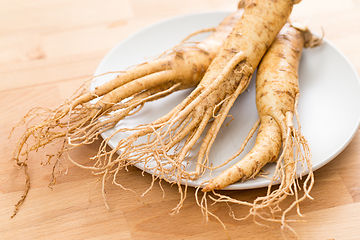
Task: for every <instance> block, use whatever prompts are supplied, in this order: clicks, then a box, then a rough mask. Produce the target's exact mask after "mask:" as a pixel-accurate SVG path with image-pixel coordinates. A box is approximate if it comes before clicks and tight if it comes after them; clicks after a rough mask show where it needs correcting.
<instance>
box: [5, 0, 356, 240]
mask: <svg viewBox="0 0 360 240" xmlns="http://www.w3.org/2000/svg"><path fill="white" fill-rule="evenodd" d="M237 2H238V1H237V0H221V1H220V0H217V1H216V0H191V1H190V0H181V1H180V0H174V1H167V0H151V1H144V0H102V1H95V0H52V1H48V0H32V1H27V0H11V1H8V0H0V98H1V102H2V103H1V105H0V109H1V110H0V113H1V114H0V141H1V144H0V153H1V155H0V161H1V163H0V164H1V165H0V166H1V167H0V239H226V238H227V235H226V233H225V231H224V230H223V228H222V226H221V225H220V224H219V223H218V222H217V221H216V220H215V219H213V218H211V219H210V221H209V222H207V223H206V222H204V218H203V215H202V213H201V212H200V209H199V207H198V206H197V205H196V204H195V199H194V189H192V188H190V189H189V193H188V197H187V199H186V201H185V203H184V206H183V208H182V209H181V211H180V213H178V214H176V215H170V214H169V213H170V212H171V209H172V208H173V207H175V206H176V204H177V203H178V200H179V195H178V192H177V188H176V187H170V186H168V185H167V184H163V187H164V189H165V193H166V194H165V197H164V198H163V196H162V192H161V190H160V188H159V187H158V186H155V187H154V188H153V190H152V191H150V192H149V193H148V194H147V195H146V196H145V197H143V198H139V197H138V196H137V195H135V194H133V193H132V192H129V191H124V190H121V189H119V188H118V187H115V186H112V185H108V186H107V200H108V203H109V206H110V210H108V209H107V208H106V207H105V206H104V202H103V199H102V196H101V191H100V186H99V185H96V184H91V183H92V182H94V181H95V180H96V178H94V177H93V176H92V175H91V174H90V173H89V172H87V171H85V170H82V169H79V168H77V167H74V166H72V165H71V164H68V173H67V175H63V176H60V177H59V178H58V181H57V184H56V185H55V186H54V187H53V189H52V190H51V189H50V188H48V187H47V185H48V183H49V181H50V178H51V166H49V165H47V166H42V165H41V164H40V163H41V162H44V161H46V157H45V154H46V153H51V152H53V151H55V150H56V148H57V147H58V146H53V145H51V146H49V147H48V148H46V149H45V150H44V151H40V152H39V153H37V154H33V155H31V157H30V159H29V168H30V175H31V178H32V186H31V187H32V188H31V190H30V192H29V195H28V198H27V199H26V201H25V203H24V204H23V206H22V207H21V209H20V211H19V213H18V215H17V216H16V217H15V218H13V219H10V216H11V215H12V212H13V205H14V204H15V203H16V202H17V200H18V199H19V197H20V196H21V194H22V191H23V184H24V176H23V172H22V171H18V170H17V169H16V167H14V162H13V161H11V157H12V152H13V150H14V146H15V143H16V140H17V139H18V138H19V136H20V134H21V130H17V131H15V132H14V134H13V135H12V138H10V139H8V135H9V133H10V131H11V129H12V127H13V126H14V125H15V124H16V123H17V122H18V121H19V120H20V119H21V118H22V116H23V115H25V114H26V113H27V111H28V110H29V109H31V108H33V107H36V106H46V107H56V106H58V105H59V104H60V103H61V102H62V101H64V100H65V99H66V98H67V97H68V96H69V95H70V94H71V93H73V91H75V90H76V89H77V88H78V86H79V85H80V84H81V83H82V82H83V81H84V80H87V79H89V78H90V77H91V76H92V74H93V73H94V71H95V69H96V67H97V65H98V64H99V62H100V61H101V59H102V58H103V57H104V56H105V54H106V53H107V52H108V51H109V50H110V49H111V48H112V47H113V46H114V45H116V44H117V43H118V42H119V41H121V40H122V39H124V38H125V37H127V36H128V35H129V34H132V33H134V32H135V31H137V30H139V29H141V28H143V27H145V26H147V25H149V24H151V23H155V22H157V21H160V20H163V19H166V18H169V17H173V16H175V15H180V14H187V13H195V12H202V11H210V10H234V9H236V7H237ZM292 18H293V19H295V20H301V21H305V22H306V23H307V25H308V26H309V27H311V28H312V29H313V30H315V31H317V32H320V31H321V28H323V29H324V31H325V34H326V35H325V36H326V38H327V39H329V40H330V41H331V42H332V43H334V44H335V45H336V46H337V47H338V48H339V49H341V51H342V52H343V53H344V54H345V55H346V56H347V57H348V58H349V60H350V61H351V63H352V64H353V65H354V66H355V68H356V70H357V72H360V1H359V0H342V1H338V0H303V1H302V2H301V3H300V4H299V5H297V6H296V7H295V8H294V11H293V15H292ZM149 47H151V46H149ZM339 84H341V80H339ZM334 97H336V96H334ZM334 127H340V126H334ZM334 138H336V136H334ZM99 144H100V142H96V143H95V144H94V145H93V146H87V147H83V148H80V149H78V150H76V151H74V152H73V155H74V157H78V158H80V159H83V160H84V161H87V159H88V157H90V156H92V155H93V154H94V153H95V151H96V149H97V146H99ZM324 147H326V146H324ZM359 176H360V132H358V133H357V134H356V136H355V138H354V139H353V141H352V142H351V143H350V145H349V146H348V147H347V148H346V149H345V150H344V151H343V152H342V153H341V154H340V155H339V156H338V157H336V158H335V159H334V160H333V161H331V162H330V163H329V164H327V165H326V166H324V167H323V168H321V169H319V170H317V171H316V172H315V178H316V183H315V186H314V188H313V191H312V196H313V197H314V201H307V202H306V203H304V204H303V205H302V212H303V213H304V214H305V215H306V217H305V218H304V219H305V220H306V221H307V222H306V223H296V224H292V226H293V228H294V229H295V230H296V231H297V233H298V234H299V236H300V237H301V239H337V240H338V239H359V238H360V237H359V236H360V178H359ZM119 180H120V181H122V182H123V183H124V184H125V185H126V186H127V187H129V188H132V189H133V190H135V191H136V192H138V193H139V194H141V193H142V192H143V191H144V190H146V189H147V188H148V187H149V184H150V182H151V178H150V176H148V175H144V176H142V175H141V172H140V171H139V170H137V169H129V172H127V173H124V174H121V176H120V179H119ZM263 192H264V189H255V190H246V191H241V192H237V193H234V192H226V193H227V194H230V195H232V196H235V197H242V196H245V197H253V196H256V195H259V194H262V193H263ZM213 210H214V212H215V213H216V214H217V215H218V216H220V217H221V219H222V220H223V221H224V223H225V224H226V226H227V229H228V233H229V235H230V236H231V237H232V238H233V239H278V238H281V232H280V231H279V230H278V229H268V228H264V227H260V226H257V225H255V224H253V223H252V222H251V221H245V222H238V221H235V220H231V219H230V217H229V216H228V208H227V206H226V205H221V204H219V205H215V206H214V208H213Z"/></svg>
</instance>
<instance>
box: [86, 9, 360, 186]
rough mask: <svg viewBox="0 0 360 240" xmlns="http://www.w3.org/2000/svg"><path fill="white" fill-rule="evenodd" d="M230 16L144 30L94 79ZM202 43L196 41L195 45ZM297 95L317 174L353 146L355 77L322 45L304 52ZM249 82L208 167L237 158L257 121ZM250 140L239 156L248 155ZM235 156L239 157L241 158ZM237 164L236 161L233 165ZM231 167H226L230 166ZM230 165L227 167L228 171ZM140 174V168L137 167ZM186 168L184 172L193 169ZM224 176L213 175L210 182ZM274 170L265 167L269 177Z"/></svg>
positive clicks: (359, 115) (134, 121) (153, 105)
mask: <svg viewBox="0 0 360 240" xmlns="http://www.w3.org/2000/svg"><path fill="white" fill-rule="evenodd" d="M228 14H229V12H208V13H200V14H193V15H185V16H179V17H175V18H171V19H167V20H165V21H162V22H159V23H156V24H153V25H151V26H149V27H146V28H144V29H142V30H140V31H138V32H137V33H135V34H133V35H132V36H130V37H128V38H126V39H125V40H123V41H121V42H120V43H119V44H118V45H117V46H115V48H113V49H112V50H111V51H110V52H109V53H108V54H107V55H106V57H105V58H104V59H103V60H102V62H101V63H100V65H99V66H98V68H97V70H96V72H95V75H98V74H101V73H105V72H108V71H118V70H124V69H126V68H127V67H129V66H133V65H135V64H139V63H142V62H144V61H148V60H150V59H151V58H153V57H155V56H158V55H159V54H161V53H162V52H164V51H165V50H168V49H170V48H172V47H173V46H175V45H177V44H178V43H179V42H180V41H181V40H182V39H184V38H185V37H186V36H187V35H188V34H190V33H192V32H195V31H197V30H200V29H204V28H208V27H213V26H216V25H217V24H218V23H219V22H221V21H222V20H223V18H224V17H225V16H226V15H228ZM202 38H205V35H199V36H198V39H197V40H199V39H202ZM112 77H113V76H112V75H111V74H109V75H106V76H105V77H102V78H99V79H97V80H96V81H95V82H93V84H92V86H91V88H92V89H93V88H94V87H95V86H97V85H100V84H102V83H104V82H105V81H108V80H110V79H111V78H112ZM299 78H300V80H299V81H300V92H301V97H300V100H299V106H298V111H299V115H300V121H301V124H302V133H303V135H304V136H305V137H306V138H307V140H308V142H309V144H310V148H311V150H312V162H313V169H314V170H316V169H318V168H320V167H322V166H324V165H325V164H326V163H328V162H329V161H331V160H332V159H333V158H335V157H336V156H337V155H338V154H339V153H340V152H341V151H342V150H343V149H344V148H345V147H346V146H347V145H348V144H349V142H350V141H351V140H352V138H353V136H354V135H355V133H356V131H357V129H358V128H359V119H360V106H359V105H360V84H359V77H358V75H357V73H356V71H355V69H354V68H353V66H352V65H351V63H350V62H349V61H348V60H347V59H346V57H345V56H344V55H343V54H342V53H341V52H340V51H339V50H338V49H337V48H336V47H335V46H334V45H332V44H331V43H330V42H329V41H327V40H326V39H325V40H324V43H323V44H322V46H320V47H317V48H315V49H309V50H308V49H305V50H304V52H303V56H302V58H301V63H300V69H299ZM254 82H255V81H254V79H252V82H251V84H250V86H249V88H248V91H247V92H244V93H243V94H241V95H240V96H239V98H238V99H237V101H236V102H235V104H234V106H233V107H232V109H231V111H230V114H231V115H232V116H233V117H234V120H233V121H232V122H231V123H230V125H229V126H223V127H222V129H221V131H220V133H219V135H218V137H217V139H216V141H215V144H214V145H213V147H212V150H211V153H210V161H211V162H212V163H213V164H214V165H215V166H216V165H218V164H220V163H222V162H223V161H225V160H226V159H227V158H228V157H229V156H231V155H232V154H233V153H234V152H236V151H237V150H238V148H239V146H240V144H241V143H242V141H243V140H244V138H245V136H246V135H247V134H248V131H249V130H250V129H251V127H252V125H253V124H254V122H255V121H256V120H257V118H258V114H257V110H256V106H255V86H254V85H255V84H254ZM190 91H191V90H184V91H181V92H177V93H174V94H172V95H170V96H168V97H166V98H165V99H162V100H158V101H154V102H150V103H147V104H146V105H145V107H144V108H143V109H142V110H141V111H140V112H139V113H137V114H135V115H133V116H131V117H128V118H126V119H124V120H123V121H121V122H120V123H119V124H118V126H117V127H115V128H114V129H111V130H109V131H107V132H105V133H104V134H103V135H102V137H104V138H107V137H108V136H110V135H111V134H112V133H113V132H114V131H115V130H116V129H117V128H120V127H135V126H137V125H138V124H144V123H149V122H151V121H153V120H155V119H157V118H158V117H160V116H163V115H164V114H166V113H167V112H168V111H170V109H172V108H173V107H175V106H176V105H177V104H178V103H180V101H181V100H183V99H184V98H185V97H186V96H187V94H189V92H190ZM125 136H127V135H125V134H118V135H116V136H115V137H113V138H112V139H111V140H110V142H109V145H110V147H114V146H115V145H116V144H117V142H118V141H119V139H121V138H123V137H125ZM254 142H255V138H253V139H252V140H251V141H250V142H249V144H248V146H247V148H246V149H245V151H244V153H243V154H242V155H241V156H243V155H244V154H246V152H248V151H249V149H251V147H252V146H253V144H254ZM241 156H240V157H241ZM238 159H239V158H237V159H235V161H237V160H238ZM230 164H231V163H230ZM230 164H229V165H228V166H230ZM137 167H139V168H140V169H143V167H144V166H142V165H137ZM193 167H194V164H190V165H189V166H188V168H189V169H190V168H193ZM223 170H224V168H222V169H218V170H216V171H214V172H213V173H212V177H215V176H216V175H218V174H219V173H221V172H222V171H223ZM272 170H273V165H271V164H270V165H268V166H266V167H265V171H269V172H270V174H271V173H272ZM208 179H209V175H208V174H205V176H203V177H202V178H200V179H197V180H196V181H191V182H188V184H189V185H190V186H197V185H199V184H200V183H202V182H203V181H205V180H208ZM268 184H269V180H268V179H266V178H262V177H260V178H257V179H255V180H249V181H246V182H243V183H235V184H232V185H231V186H228V187H227V188H226V189H250V188H258V187H264V186H267V185H268Z"/></svg>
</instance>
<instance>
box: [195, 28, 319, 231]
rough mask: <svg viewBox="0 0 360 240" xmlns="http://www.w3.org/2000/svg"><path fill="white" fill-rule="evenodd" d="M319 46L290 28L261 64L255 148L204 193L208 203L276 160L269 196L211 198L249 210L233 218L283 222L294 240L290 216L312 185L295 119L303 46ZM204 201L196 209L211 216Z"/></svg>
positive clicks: (315, 40)
mask: <svg viewBox="0 0 360 240" xmlns="http://www.w3.org/2000/svg"><path fill="white" fill-rule="evenodd" d="M320 43H321V40H320V39H318V38H317V37H315V36H312V34H311V33H310V32H309V31H308V30H307V29H305V30H299V29H296V28H294V27H292V26H291V25H290V24H286V25H285V26H284V27H283V28H282V30H281V32H280V33H279V34H278V36H277V37H276V39H275V41H274V42H273V44H272V45H271V47H270V49H269V50H268V51H267V53H266V54H265V56H264V57H263V59H262V61H261V63H260V65H259V68H258V72H257V78H256V104H257V109H258V113H259V117H260V129H259V133H258V136H257V138H256V142H255V145H254V147H253V149H252V150H251V151H250V152H249V153H248V154H247V155H245V157H244V158H243V159H241V160H240V161H238V162H237V163H236V164H235V165H233V166H232V167H230V168H228V169H227V170H226V171H224V172H223V173H222V174H220V175H219V176H217V177H216V178H214V179H212V180H211V181H210V182H209V183H208V185H206V186H205V187H204V188H203V189H202V191H203V192H205V194H204V196H203V198H205V197H206V192H208V191H213V190H216V189H222V188H224V187H226V186H228V185H229V184H232V183H234V182H237V181H243V180H246V179H249V178H251V177H254V176H255V175H256V174H257V173H258V172H259V170H260V169H261V167H262V166H264V165H265V164H266V163H268V162H272V161H276V167H275V174H274V176H272V177H271V182H270V184H269V186H268V191H267V195H266V196H263V197H258V198H256V199H255V201H254V202H252V203H250V202H244V201H240V200H236V199H232V198H230V197H227V196H224V195H221V194H218V193H215V192H214V191H213V193H214V194H215V196H218V198H217V199H215V198H213V200H214V201H215V202H227V203H237V204H240V205H245V206H249V207H250V208H251V209H250V211H249V213H248V215H247V216H245V217H243V218H237V217H235V215H234V213H232V214H233V216H234V218H235V219H240V220H241V219H246V218H248V217H250V216H252V217H253V218H254V219H255V217H258V218H259V219H261V220H267V221H270V222H276V223H280V224H281V226H282V227H283V228H287V229H289V230H290V231H292V232H293V233H294V234H295V235H296V233H295V231H293V229H292V228H291V227H290V225H289V224H288V220H287V219H286V214H287V213H288V212H289V211H290V210H291V209H293V208H295V207H296V208H297V212H298V214H299V215H300V216H301V213H300V210H299V203H300V202H302V201H303V200H305V199H306V198H310V199H312V198H311V196H310V195H309V192H310V191H311V188H312V186H313V183H314V176H313V172H312V165H311V152H310V149H309V146H308V143H307V141H306V139H305V138H304V137H303V136H302V134H301V132H300V122H299V117H298V114H297V101H298V98H299V86H298V67H299V63H300V56H301V52H302V49H303V47H304V46H308V47H315V46H317V45H319V44H320ZM293 116H296V120H297V122H298V126H299V127H298V129H296V128H295V127H294V125H293ZM280 149H282V151H281V152H280ZM294 153H295V154H294ZM237 155H239V152H238V153H237ZM237 155H236V156H237ZM279 155H280V156H279ZM232 158H234V157H232ZM232 158H231V159H232ZM298 162H301V164H302V165H303V166H304V167H305V166H306V167H307V169H308V172H309V173H308V175H307V176H306V179H305V180H304V182H303V183H302V186H300V182H299V181H298V179H297V172H296V165H297V163H298ZM279 179H280V180H281V182H280V185H279V186H278V188H277V189H275V190H274V189H273V188H272V185H273V182H274V181H276V180H279ZM300 190H302V191H303V195H302V196H300V194H299V191H300ZM289 196H292V197H293V198H294V201H293V202H292V203H291V204H290V205H289V206H288V207H287V208H286V209H285V210H282V209H281V208H280V207H279V205H280V203H281V202H282V201H283V200H284V199H285V198H287V197H289ZM204 202H205V201H202V203H200V202H199V201H198V204H199V205H200V206H201V207H202V209H203V210H204V209H205V210H204V211H205V212H207V206H206V204H204ZM265 209H267V210H268V211H269V213H268V214H267V215H265V214H263V211H264V210H265ZM279 213H281V214H279ZM279 216H280V217H279ZM255 221H256V220H255ZM256 222H257V221H256Z"/></svg>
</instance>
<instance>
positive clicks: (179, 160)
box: [83, 0, 293, 211]
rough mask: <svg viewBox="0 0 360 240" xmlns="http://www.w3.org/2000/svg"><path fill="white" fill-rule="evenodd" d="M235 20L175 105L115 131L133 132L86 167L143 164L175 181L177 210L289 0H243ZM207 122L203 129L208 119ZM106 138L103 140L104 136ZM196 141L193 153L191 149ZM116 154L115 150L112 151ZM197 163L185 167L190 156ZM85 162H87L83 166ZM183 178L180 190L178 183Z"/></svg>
mask: <svg viewBox="0 0 360 240" xmlns="http://www.w3.org/2000/svg"><path fill="white" fill-rule="evenodd" d="M243 5H244V6H245V10H244V14H243V16H242V18H241V19H240V20H239V21H238V23H237V24H236V26H235V27H234V29H233V31H232V32H231V33H230V35H229V37H228V38H227V39H226V41H225V43H224V45H223V46H222V47H221V49H220V51H219V53H218V55H217V56H216V58H215V59H214V60H213V61H212V63H211V65H210V67H209V69H208V70H207V72H206V73H205V76H204V78H203V79H202V80H201V82H200V83H199V85H198V86H197V87H196V88H195V89H194V90H193V91H192V92H191V94H190V95H189V96H188V97H187V98H186V99H184V100H183V101H182V102H181V103H180V104H179V105H178V106H176V107H175V108H173V109H172V111H170V112H169V113H168V114H166V115H165V116H163V117H161V118H159V119H158V120H156V121H154V122H152V123H150V124H146V125H142V126H138V127H135V128H133V129H120V130H118V132H129V131H133V134H132V135H130V136H129V137H127V138H124V139H122V140H120V141H119V142H118V145H117V146H115V147H114V149H113V150H112V151H107V150H106V149H105V145H106V144H104V147H103V148H101V149H100V151H99V153H98V155H97V156H96V158H95V159H96V160H97V162H96V167H92V168H91V170H93V171H95V172H97V174H102V175H103V177H104V178H106V177H108V176H109V174H114V178H113V181H114V182H116V174H117V173H118V171H119V170H120V169H122V168H126V166H128V165H134V164H142V165H143V166H144V168H145V170H148V171H151V172H152V173H153V175H154V176H156V178H160V179H162V180H165V181H168V182H171V183H175V184H177V185H178V188H179V192H180V194H181V200H180V203H179V205H178V206H177V207H176V208H175V211H177V210H178V209H179V208H180V207H181V205H182V202H183V200H184V199H185V197H186V186H187V185H186V181H188V180H191V179H196V178H198V177H199V176H201V175H202V174H204V170H205V169H206V167H207V164H208V154H209V151H210V148H211V146H212V144H213V142H214V141H215V138H216V135H217V133H218V131H219V129H220V127H221V125H222V123H223V122H224V120H225V118H226V117H227V114H228V112H229V109H230V108H231V106H232V105H233V103H234V101H235V99H236V98H237V96H238V95H239V94H240V93H242V92H243V91H244V90H245V89H246V87H247V86H248V84H249V82H250V79H251V76H252V74H253V72H254V70H255V68H256V67H257V66H258V64H259V62H260V60H261V58H262V57H263V55H264V54H265V52H266V50H267V49H268V47H269V46H270V45H271V43H272V42H273V40H274V39H275V37H276V35H277V34H278V32H279V31H280V29H281V28H282V27H283V26H284V24H285V23H286V21H287V19H288V17H289V16H290V13H291V10H292V7H293V1H292V0H281V1H255V0H252V1H246V2H240V4H239V6H243ZM210 121H212V123H211V126H209V128H208V129H207V131H206V135H205V136H204V137H203V138H202V137H201V135H202V134H203V133H204V132H205V129H206V127H207V125H208V123H209V122H210ZM105 143H106V141H105ZM198 145H199V146H200V148H199V151H198V152H197V153H195V154H194V155H192V154H193V152H194V149H195V148H196V147H197V146H198ZM117 154H118V155H117ZM195 157H196V167H195V169H194V170H191V171H189V170H188V169H186V168H187V166H188V164H189V163H190V160H191V159H192V158H195ZM83 167H84V168H89V167H86V166H83ZM181 182H183V183H185V190H183V189H182V187H181Z"/></svg>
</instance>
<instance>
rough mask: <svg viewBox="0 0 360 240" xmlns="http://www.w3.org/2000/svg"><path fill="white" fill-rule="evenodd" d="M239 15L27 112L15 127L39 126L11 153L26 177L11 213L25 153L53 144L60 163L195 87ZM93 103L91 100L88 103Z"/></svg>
mask: <svg viewBox="0 0 360 240" xmlns="http://www.w3.org/2000/svg"><path fill="white" fill-rule="evenodd" d="M242 14H243V9H242V8H241V9H239V10H238V11H236V12H235V13H233V14H231V15H229V16H228V17H226V18H225V19H224V21H223V22H222V23H221V24H220V25H219V26H217V27H216V28H214V29H210V30H211V31H212V33H211V35H210V36H209V37H207V38H206V39H205V40H203V41H201V42H195V43H193V42H183V43H182V44H180V45H179V46H176V47H174V48H173V49H171V50H169V51H167V52H165V54H164V55H162V56H160V57H159V58H158V59H155V60H153V61H150V62H146V63H143V64H140V65H138V66H136V67H134V68H131V69H129V70H127V71H123V72H121V73H120V74H119V75H118V76H117V77H116V78H114V79H113V80H111V81H109V82H107V83H105V84H103V85H100V86H98V87H96V89H95V90H93V91H91V92H85V93H83V91H81V93H76V94H74V96H73V97H71V98H70V99H68V100H67V101H65V102H64V103H63V104H62V105H61V106H59V107H58V108H56V109H47V108H43V107H38V108H34V109H32V110H30V111H29V113H28V114H27V115H26V116H25V117H24V119H23V120H22V121H21V123H20V124H26V126H30V124H31V123H33V121H34V120H38V119H40V120H41V121H42V122H41V123H38V124H35V125H33V126H30V127H27V130H26V131H25V132H24V134H23V135H22V137H21V138H20V139H19V141H18V143H17V146H16V149H15V151H14V156H13V158H14V160H15V161H16V162H17V165H18V166H19V167H23V168H24V169H25V173H26V175H27V182H26V190H25V194H24V196H23V197H22V198H21V200H20V201H19V203H18V204H17V205H16V211H17V208H18V206H19V205H20V204H21V203H22V202H23V201H24V199H25V197H26V195H27V192H28V190H29V188H30V178H29V175H28V172H27V171H28V170H27V163H26V162H27V159H28V154H29V153H30V152H31V151H37V150H38V149H39V148H42V147H44V146H46V145H47V144H49V143H51V142H53V141H54V140H58V141H60V142H63V146H62V147H61V148H60V150H59V152H58V153H57V154H54V155H55V156H57V158H58V159H60V157H61V156H62V154H63V153H64V152H66V151H68V150H70V149H73V148H75V147H78V146H80V145H83V144H90V143H92V142H93V141H94V140H95V139H96V138H97V137H98V135H99V134H101V133H103V132H104V131H106V130H108V129H110V128H112V127H114V126H115V125H116V124H117V123H118V122H119V121H120V120H121V119H123V118H125V117H126V116H129V115H132V114H134V113H135V112H137V111H139V110H140V109H141V106H143V105H144V104H145V103H146V102H149V101H153V100H156V99H159V98H162V97H165V96H167V95H169V94H171V93H172V92H174V91H177V90H181V89H187V88H192V87H195V86H196V85H197V84H198V83H199V82H200V80H201V79H202V77H203V76H204V74H205V71H206V70H207V68H208V67H209V65H210V63H211V61H212V60H213V59H214V58H215V56H216V54H217V53H218V51H219V48H220V47H221V46H222V44H223V42H224V40H225V39H226V37H227V36H228V35H229V33H230V32H231V30H232V29H233V27H234V25H235V24H236V22H237V20H238V19H239V18H240V17H241V16H242ZM210 30H209V31H210ZM199 32H203V31H199ZM192 35H194V34H192ZM192 35H191V36H192ZM82 89H85V87H83V88H82ZM78 92H79V91H78ZM94 99H96V100H97V101H96V102H94V101H92V100H94ZM53 176H54V174H53ZM52 182H53V181H52ZM16 211H15V213H16Z"/></svg>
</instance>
